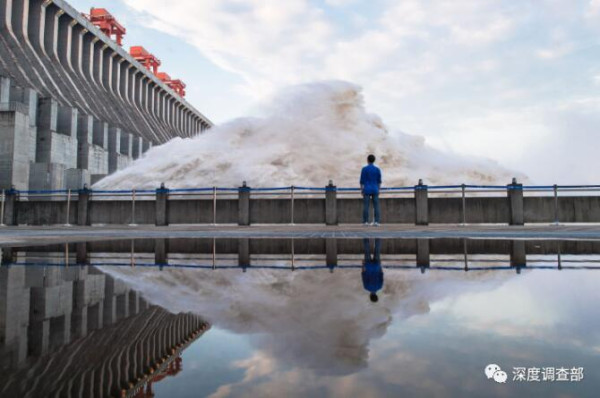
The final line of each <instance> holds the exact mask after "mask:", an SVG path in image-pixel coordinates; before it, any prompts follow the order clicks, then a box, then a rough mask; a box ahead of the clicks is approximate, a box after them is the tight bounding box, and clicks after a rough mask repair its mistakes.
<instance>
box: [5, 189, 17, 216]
mask: <svg viewBox="0 0 600 398" xmlns="http://www.w3.org/2000/svg"><path fill="white" fill-rule="evenodd" d="M18 201H19V191H17V190H16V189H15V187H14V186H11V187H10V189H9V190H7V191H6V192H5V198H4V224H5V225H9V226H10V225H17V202H18Z"/></svg>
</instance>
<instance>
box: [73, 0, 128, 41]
mask: <svg viewBox="0 0 600 398" xmlns="http://www.w3.org/2000/svg"><path fill="white" fill-rule="evenodd" d="M83 15H84V16H85V17H86V18H87V19H89V20H90V22H91V23H93V24H94V25H95V26H97V27H98V29H100V30H101V31H102V33H104V34H105V35H106V36H108V37H110V38H111V39H112V38H113V36H114V37H115V38H114V40H115V41H116V42H117V44H118V45H120V46H121V45H123V36H125V33H126V32H127V30H126V29H125V27H124V26H123V25H121V24H120V23H119V22H118V21H117V20H116V19H115V17H113V16H112V14H111V13H110V12H108V11H107V10H106V8H93V7H92V8H91V9H90V14H89V15H86V14H83Z"/></svg>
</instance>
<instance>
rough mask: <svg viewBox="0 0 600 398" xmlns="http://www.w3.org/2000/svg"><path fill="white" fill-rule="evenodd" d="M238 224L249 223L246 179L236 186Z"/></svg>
mask: <svg viewBox="0 0 600 398" xmlns="http://www.w3.org/2000/svg"><path fill="white" fill-rule="evenodd" d="M238 225H250V187H249V186H247V185H246V181H244V182H243V183H242V186H241V187H239V188H238Z"/></svg>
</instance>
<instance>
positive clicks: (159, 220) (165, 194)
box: [155, 183, 169, 226]
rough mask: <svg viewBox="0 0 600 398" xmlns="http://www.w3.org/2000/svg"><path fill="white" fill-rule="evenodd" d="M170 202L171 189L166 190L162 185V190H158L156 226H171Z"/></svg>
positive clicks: (162, 184)
mask: <svg viewBox="0 0 600 398" xmlns="http://www.w3.org/2000/svg"><path fill="white" fill-rule="evenodd" d="M168 200H169V188H166V187H165V184H164V183H161V184H160V188H157V189H156V220H155V224H156V226H166V225H169V214H168V203H167V202H168Z"/></svg>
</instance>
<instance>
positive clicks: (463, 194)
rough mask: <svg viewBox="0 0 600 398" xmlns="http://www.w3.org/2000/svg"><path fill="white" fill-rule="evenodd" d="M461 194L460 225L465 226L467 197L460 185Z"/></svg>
mask: <svg viewBox="0 0 600 398" xmlns="http://www.w3.org/2000/svg"><path fill="white" fill-rule="evenodd" d="M460 188H461V192H462V225H466V224H467V195H466V186H465V184H462V185H461V186H460Z"/></svg>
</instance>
